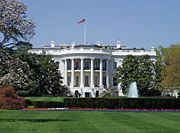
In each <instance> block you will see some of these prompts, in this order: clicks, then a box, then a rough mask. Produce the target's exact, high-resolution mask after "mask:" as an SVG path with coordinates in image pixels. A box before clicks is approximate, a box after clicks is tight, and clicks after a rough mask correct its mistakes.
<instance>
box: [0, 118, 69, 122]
mask: <svg viewBox="0 0 180 133" xmlns="http://www.w3.org/2000/svg"><path fill="white" fill-rule="evenodd" d="M68 121H71V120H68V119H8V118H2V119H0V122H68Z"/></svg>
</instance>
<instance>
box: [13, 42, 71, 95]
mask: <svg viewBox="0 0 180 133" xmlns="http://www.w3.org/2000/svg"><path fill="white" fill-rule="evenodd" d="M29 48H31V45H30V44H29V43H24V42H21V43H19V44H18V47H17V49H16V51H15V52H14V54H13V56H14V57H16V58H19V59H21V60H22V61H24V62H27V63H28V64H29V66H30V70H31V73H32V74H31V76H30V77H29V79H30V81H31V83H30V86H29V87H28V90H29V93H28V94H24V95H29V96H30V95H31V96H43V95H53V96H66V95H67V94H69V93H70V92H69V89H68V88H66V87H65V86H62V85H61V84H62V81H61V80H62V77H61V74H60V72H59V71H58V67H59V65H58V64H57V63H56V62H55V61H54V60H52V57H51V56H50V55H46V54H43V55H37V54H32V53H29V52H28V50H29Z"/></svg>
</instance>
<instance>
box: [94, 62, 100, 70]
mask: <svg viewBox="0 0 180 133" xmlns="http://www.w3.org/2000/svg"><path fill="white" fill-rule="evenodd" d="M94 69H95V70H99V61H98V60H95V61H94Z"/></svg>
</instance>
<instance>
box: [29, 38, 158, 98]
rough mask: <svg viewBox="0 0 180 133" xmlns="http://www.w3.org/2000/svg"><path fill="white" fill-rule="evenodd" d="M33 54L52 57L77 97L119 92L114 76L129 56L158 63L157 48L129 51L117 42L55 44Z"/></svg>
mask: <svg viewBox="0 0 180 133" xmlns="http://www.w3.org/2000/svg"><path fill="white" fill-rule="evenodd" d="M30 52H31V53H37V54H42V53H46V54H50V55H52V57H53V60H55V61H56V62H59V71H60V72H61V75H62V77H63V84H64V85H66V86H68V87H69V88H70V91H71V93H72V95H73V96H76V97H101V96H103V95H104V94H105V93H106V92H107V91H110V90H112V89H114V90H116V91H117V92H118V91H119V94H118V93H117V95H123V94H122V90H118V87H117V86H118V84H117V83H116V81H115V80H114V78H113V76H114V74H115V72H116V68H117V67H118V66H119V65H121V64H122V61H123V58H124V57H125V56H127V55H134V56H142V55H149V56H150V57H151V60H155V58H156V52H155V50H154V48H151V50H149V51H146V50H144V49H143V48H142V49H137V48H133V49H130V48H126V47H124V46H122V45H121V44H120V42H117V44H116V46H112V45H101V44H99V43H98V44H91V45H89V44H86V45H75V44H72V45H65V44H60V45H56V44H55V42H54V41H52V42H51V44H50V46H45V47H43V48H33V49H32V50H30Z"/></svg>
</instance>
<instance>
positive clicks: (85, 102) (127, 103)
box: [29, 98, 180, 109]
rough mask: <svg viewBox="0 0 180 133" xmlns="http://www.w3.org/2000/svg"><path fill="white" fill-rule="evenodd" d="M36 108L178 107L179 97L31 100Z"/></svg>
mask: <svg viewBox="0 0 180 133" xmlns="http://www.w3.org/2000/svg"><path fill="white" fill-rule="evenodd" d="M29 105H30V106H34V107H36V108H58V107H79V108H112V109H115V108H124V109H127V108H129V109H180V99H175V98H64V102H53V101H32V102H29Z"/></svg>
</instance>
